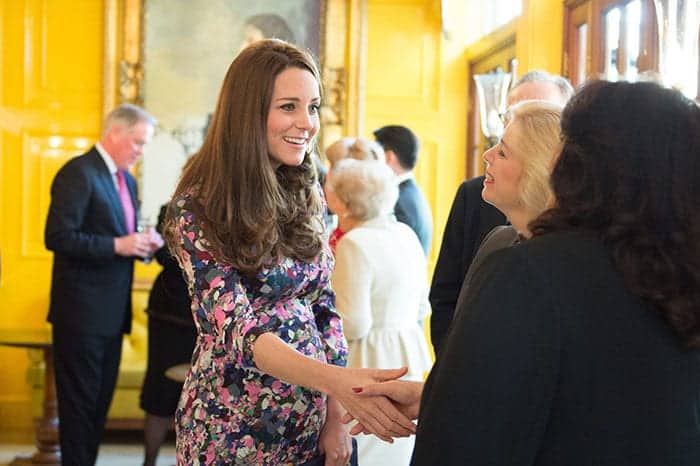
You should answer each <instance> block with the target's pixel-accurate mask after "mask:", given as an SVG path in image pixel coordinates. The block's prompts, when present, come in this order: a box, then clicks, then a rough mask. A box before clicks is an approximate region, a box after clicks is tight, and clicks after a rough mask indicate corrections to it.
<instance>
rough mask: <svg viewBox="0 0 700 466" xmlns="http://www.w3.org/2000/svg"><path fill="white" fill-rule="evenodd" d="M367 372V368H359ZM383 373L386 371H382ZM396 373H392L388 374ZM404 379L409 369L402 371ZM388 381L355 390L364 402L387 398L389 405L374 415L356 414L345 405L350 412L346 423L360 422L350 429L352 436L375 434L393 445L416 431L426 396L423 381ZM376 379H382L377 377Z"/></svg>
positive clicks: (381, 405) (347, 414) (380, 406)
mask: <svg viewBox="0 0 700 466" xmlns="http://www.w3.org/2000/svg"><path fill="white" fill-rule="evenodd" d="M356 370H358V371H364V370H366V369H356ZM379 372H383V371H382V370H379ZM390 372H393V375H391V377H393V376H394V375H395V374H396V373H397V372H396V370H388V371H387V372H386V373H387V375H388V374H389V373H390ZM400 372H401V375H399V376H398V377H401V376H402V375H404V374H405V373H406V368H403V369H401V370H400ZM398 377H394V378H393V379H386V380H382V381H378V382H375V383H369V384H366V385H362V386H354V387H352V391H353V392H354V394H355V395H356V396H357V397H359V398H361V399H377V398H378V397H379V398H384V399H385V400H388V403H384V404H378V405H376V407H377V408H378V409H376V410H374V411H373V412H372V413H371V414H372V415H371V416H369V417H368V416H367V415H366V414H360V413H356V414H357V415H353V414H352V411H353V410H351V409H350V407H348V406H345V407H346V409H348V412H347V413H346V414H345V415H344V417H343V418H342V422H343V423H345V424H348V423H350V422H352V421H357V423H356V424H355V425H354V426H353V427H352V429H351V430H350V434H351V435H357V434H360V433H364V434H373V435H376V436H377V437H379V438H380V439H382V440H384V441H387V442H390V443H393V440H392V439H393V438H396V437H408V436H409V435H411V434H414V433H415V432H416V425H415V424H414V423H413V422H412V421H413V420H415V419H418V410H419V407H420V399H421V395H422V393H423V385H424V383H423V382H418V381H408V380H396V379H397V378H398ZM374 379H375V380H380V379H381V378H380V377H377V376H376V374H375V376H374Z"/></svg>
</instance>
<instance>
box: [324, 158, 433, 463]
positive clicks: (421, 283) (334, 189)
mask: <svg viewBox="0 0 700 466" xmlns="http://www.w3.org/2000/svg"><path fill="white" fill-rule="evenodd" d="M326 197H327V199H328V205H329V207H330V208H331V209H332V210H333V211H334V212H336V213H337V214H338V216H339V217H340V218H343V220H344V224H345V225H346V228H347V231H346V233H345V235H344V236H343V237H342V238H341V239H340V241H339V242H338V244H337V249H336V264H335V270H334V271H333V274H332V276H331V283H332V286H333V289H334V290H335V292H336V308H337V310H338V313H339V314H340V315H341V317H342V319H343V330H344V333H345V337H346V338H347V340H348V345H349V357H348V367H368V368H382V367H400V366H406V367H408V374H407V375H406V376H405V379H408V380H422V379H423V375H424V374H425V372H426V371H428V370H430V367H431V364H432V363H431V358H430V353H429V352H428V346H427V342H426V339H425V333H424V331H423V326H422V321H423V319H424V318H425V317H426V316H427V315H428V313H429V310H430V308H429V306H430V305H429V304H428V280H427V276H426V275H427V268H426V261H425V255H424V254H423V249H422V248H421V245H420V242H419V241H418V238H417V237H416V235H415V233H414V232H413V230H411V229H410V228H409V227H408V226H406V225H404V224H402V223H399V222H397V221H396V219H395V218H394V215H393V208H394V204H395V203H396V199H397V197H398V187H397V185H396V181H395V177H394V174H393V173H392V171H391V169H389V167H387V166H386V165H385V164H384V163H383V162H379V161H358V160H352V159H347V160H341V161H340V162H338V163H337V164H336V165H335V166H334V167H333V169H332V170H331V172H330V173H329V175H328V178H327V180H326ZM413 440H414V438H413V437H410V438H401V439H396V441H395V443H394V444H393V445H392V444H388V443H384V442H382V441H381V440H378V439H376V438H375V437H373V436H361V437H359V438H358V446H359V463H360V464H361V465H363V466H372V465H387V464H391V465H407V464H408V463H409V461H410V457H411V451H412V449H413Z"/></svg>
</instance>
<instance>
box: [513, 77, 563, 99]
mask: <svg viewBox="0 0 700 466" xmlns="http://www.w3.org/2000/svg"><path fill="white" fill-rule="evenodd" d="M531 82H548V83H552V84H554V85H556V86H557V87H558V88H559V91H560V92H561V95H562V97H564V101H568V100H569V99H570V98H571V97H572V96H573V95H574V87H573V86H572V85H571V83H570V82H569V80H568V79H566V78H564V77H563V76H559V75H558V74H550V73H547V72H546V71H544V70H532V71H528V72H527V73H525V74H524V75H522V76H521V77H520V79H518V80H517V81H515V83H513V87H512V88H511V90H513V89H515V88H516V87H518V86H520V85H521V84H525V83H531Z"/></svg>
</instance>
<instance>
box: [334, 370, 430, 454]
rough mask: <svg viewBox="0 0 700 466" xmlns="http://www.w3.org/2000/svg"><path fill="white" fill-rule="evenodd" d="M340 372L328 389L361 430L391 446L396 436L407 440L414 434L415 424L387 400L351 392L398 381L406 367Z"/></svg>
mask: <svg viewBox="0 0 700 466" xmlns="http://www.w3.org/2000/svg"><path fill="white" fill-rule="evenodd" d="M337 369H338V370H337V371H336V373H335V374H334V377H333V379H332V381H331V384H330V387H329V388H330V393H331V394H332V395H333V396H334V397H335V398H336V399H337V400H338V401H340V403H341V404H342V405H343V406H344V407H345V409H347V410H348V413H349V414H350V416H351V418H352V419H357V421H358V422H359V423H360V424H361V425H362V426H361V431H363V432H366V433H371V434H374V435H376V436H377V437H379V438H380V439H382V440H384V441H386V442H389V443H393V437H408V436H409V435H411V434H413V433H415V431H416V426H415V424H414V423H413V422H411V420H410V419H409V418H408V417H407V416H405V415H404V414H402V413H401V411H400V410H399V409H397V408H396V407H395V406H394V405H393V404H392V403H391V401H389V399H388V398H387V397H385V396H381V395H371V394H369V393H367V394H361V393H355V392H354V391H353V390H352V387H358V386H365V385H374V384H378V383H380V382H385V381H388V380H394V379H398V378H399V377H401V376H403V375H405V374H406V371H407V368H405V367H403V368H401V369H343V368H337ZM353 431H355V429H354V428H353Z"/></svg>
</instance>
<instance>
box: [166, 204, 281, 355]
mask: <svg viewBox="0 0 700 466" xmlns="http://www.w3.org/2000/svg"><path fill="white" fill-rule="evenodd" d="M186 204H187V200H186V199H180V200H178V201H177V202H176V203H175V204H174V205H175V210H174V212H173V215H174V217H175V219H176V225H177V226H176V235H177V236H178V238H179V243H180V250H179V251H178V253H177V257H178V261H179V262H180V266H181V267H182V269H183V271H184V273H185V275H186V277H187V279H188V282H189V285H190V288H191V289H193V290H194V293H193V294H192V297H193V299H192V302H193V306H195V308H196V313H197V320H198V321H199V324H200V328H201V331H202V333H203V334H204V335H209V336H211V337H212V338H214V339H217V340H222V342H223V343H224V344H225V345H226V346H227V347H230V348H232V349H233V354H234V357H235V359H236V362H237V364H238V365H239V366H240V367H255V362H254V361H253V350H252V348H253V343H254V342H255V340H256V339H257V338H258V336H260V335H262V334H263V333H267V332H274V331H275V330H276V329H277V328H278V327H279V326H280V320H279V319H278V318H277V317H276V316H275V315H274V314H273V312H272V311H273V309H271V312H270V313H265V312H255V310H254V309H253V307H252V306H251V304H250V301H249V300H248V295H247V292H246V288H245V286H244V285H243V283H242V280H241V276H240V275H239V273H238V271H237V270H236V269H234V268H233V267H232V266H230V265H226V264H222V263H220V262H216V260H215V259H214V257H213V255H212V254H211V253H210V252H209V249H208V243H207V241H206V239H204V236H203V233H202V230H201V228H200V226H199V222H198V221H197V220H196V217H195V215H194V213H193V212H191V211H190V210H188V209H187V205H186ZM206 310H209V311H206ZM205 312H210V313H212V312H213V314H214V315H213V316H206V315H200V313H201V314H204V313H205Z"/></svg>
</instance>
